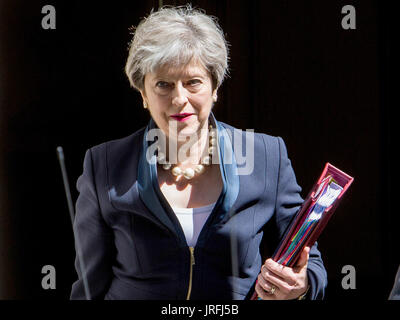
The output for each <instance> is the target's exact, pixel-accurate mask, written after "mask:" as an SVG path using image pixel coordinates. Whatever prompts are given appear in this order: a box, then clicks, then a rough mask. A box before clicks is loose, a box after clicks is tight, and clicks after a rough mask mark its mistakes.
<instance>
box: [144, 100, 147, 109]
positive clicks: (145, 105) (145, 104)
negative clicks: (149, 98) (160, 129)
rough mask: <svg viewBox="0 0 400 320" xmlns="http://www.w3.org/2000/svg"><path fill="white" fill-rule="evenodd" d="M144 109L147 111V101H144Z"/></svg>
mask: <svg viewBox="0 0 400 320" xmlns="http://www.w3.org/2000/svg"><path fill="white" fill-rule="evenodd" d="M143 108H145V109H147V103H146V101H143Z"/></svg>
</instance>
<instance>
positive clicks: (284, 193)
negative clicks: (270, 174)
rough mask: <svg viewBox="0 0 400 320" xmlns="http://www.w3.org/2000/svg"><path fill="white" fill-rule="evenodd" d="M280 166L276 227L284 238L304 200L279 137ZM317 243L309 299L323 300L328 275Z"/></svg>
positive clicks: (310, 264) (310, 268) (311, 260)
mask: <svg viewBox="0 0 400 320" xmlns="http://www.w3.org/2000/svg"><path fill="white" fill-rule="evenodd" d="M278 142H279V152H280V164H279V176H278V187H277V188H278V190H277V196H276V225H277V227H278V232H279V236H280V237H282V236H283V234H284V232H285V230H286V228H287V226H288V225H289V223H290V222H291V220H292V218H293V216H294V215H295V214H296V213H297V211H298V210H299V208H300V205H301V204H302V202H303V199H302V198H301V196H300V192H301V188H300V186H299V185H298V184H297V181H296V176H295V174H294V171H293V168H292V165H291V162H290V160H289V158H288V155H287V150H286V146H285V143H284V142H283V140H282V138H280V137H278ZM317 246H318V245H317V243H315V244H314V245H313V247H312V248H311V250H310V254H309V260H308V267H307V276H308V283H309V285H310V289H309V293H308V297H309V298H310V299H313V300H315V299H323V297H324V294H325V288H326V285H327V274H326V270H325V267H324V264H323V262H322V258H321V253H320V252H319V250H318V248H317Z"/></svg>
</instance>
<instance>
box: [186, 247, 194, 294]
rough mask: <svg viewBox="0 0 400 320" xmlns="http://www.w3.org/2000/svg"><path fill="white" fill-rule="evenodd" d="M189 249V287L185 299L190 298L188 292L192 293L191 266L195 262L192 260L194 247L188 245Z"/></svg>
mask: <svg viewBox="0 0 400 320" xmlns="http://www.w3.org/2000/svg"><path fill="white" fill-rule="evenodd" d="M189 250H190V273H189V288H188V292H187V296H186V300H190V294H191V293H192V280H193V266H194V264H195V261H194V248H193V247H189Z"/></svg>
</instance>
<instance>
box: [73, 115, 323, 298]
mask: <svg viewBox="0 0 400 320" xmlns="http://www.w3.org/2000/svg"><path fill="white" fill-rule="evenodd" d="M212 122H213V123H214V124H215V125H216V126H217V129H218V142H219V153H220V158H221V160H222V161H221V163H220V169H221V176H222V179H223V190H222V192H221V195H220V197H219V199H218V201H217V203H216V205H215V208H214V209H213V211H212V213H211V214H210V216H209V218H208V220H207V221H206V223H205V225H204V227H203V229H202V231H201V233H200V235H199V238H198V241H197V244H196V246H195V248H194V263H195V264H194V265H191V253H190V250H189V247H188V246H187V243H186V240H185V236H184V233H183V230H182V228H181V226H180V224H179V221H178V220H177V218H176V216H175V214H174V213H173V211H172V209H171V207H170V206H169V204H168V202H167V201H166V199H165V198H164V196H163V194H162V193H161V191H160V188H159V186H158V180H157V166H156V161H155V156H153V157H152V158H151V161H150V162H149V161H147V160H146V154H145V153H146V150H147V149H148V147H149V145H150V143H151V142H148V141H146V139H145V137H146V132H147V131H148V130H149V129H151V128H154V127H155V124H154V121H152V120H151V121H150V123H149V125H148V126H147V127H146V128H143V129H141V130H139V131H137V132H136V133H134V134H132V135H130V136H128V137H126V138H122V139H119V140H114V141H110V142H106V143H103V144H100V145H98V146H95V147H93V148H91V149H89V150H88V151H87V152H86V155H85V160H84V170H83V174H82V175H81V176H80V177H79V179H78V182H77V188H78V191H79V192H80V194H79V197H78V200H77V203H76V216H75V222H74V228H75V229H74V230H75V237H76V238H77V236H79V241H80V246H81V248H82V253H83V262H84V266H85V270H86V275H87V281H88V284H89V289H90V295H91V298H92V299H135V300H139V299H145V300H147V299H157V300H167V299H179V300H182V299H186V298H187V296H188V291H190V299H203V300H204V299H207V300H213V299H219V300H221V299H228V300H230V299H248V298H249V297H250V296H251V294H252V292H253V291H254V285H255V281H256V279H257V276H258V274H259V272H260V268H261V265H262V263H263V262H264V261H265V259H266V258H268V257H270V256H271V255H272V254H273V252H274V250H275V249H276V247H277V246H278V244H279V241H280V239H281V238H282V236H283V234H284V232H285V230H286V227H287V226H288V224H289V223H290V220H291V218H292V217H293V216H294V215H295V213H296V212H297V210H298V209H299V206H300V205H301V203H302V201H303V200H302V198H301V196H300V192H301V188H300V187H299V186H298V184H297V182H296V178H295V175H294V172H293V169H292V166H291V163H290V160H289V159H288V156H287V151H286V147H285V144H284V142H283V140H282V139H281V138H279V137H272V136H269V135H266V134H259V133H256V134H255V135H254V159H255V161H254V170H252V172H251V173H250V174H238V168H240V165H241V164H239V161H236V160H235V159H237V156H238V154H237V152H239V151H237V150H234V152H235V156H234V157H230V158H231V159H230V160H232V158H233V160H232V161H226V158H228V157H227V155H226V150H229V148H230V150H232V148H233V149H235V148H234V146H236V144H233V140H232V139H234V137H235V136H234V135H232V134H230V133H232V132H233V130H234V128H233V127H231V126H229V125H227V124H224V123H222V122H217V121H216V120H215V118H214V117H212ZM235 130H237V129H235ZM237 132H240V133H241V137H242V138H243V143H244V145H245V143H246V140H245V139H244V137H245V133H244V131H237ZM242 149H245V148H244V147H243V148H242ZM75 266H76V270H77V273H78V276H79V278H78V280H77V281H76V282H75V283H74V284H73V286H72V292H71V299H85V291H84V285H83V280H82V272H81V269H80V265H79V262H78V259H76V261H75ZM307 272H308V279H309V284H310V291H309V297H310V298H311V299H322V298H323V296H324V290H325V287H326V284H327V276H326V271H325V268H324V265H323V262H322V260H321V255H320V252H319V251H318V249H317V245H314V246H313V247H312V248H311V251H310V259H309V264H308V270H307ZM190 279H191V281H190ZM189 287H191V288H190V289H189Z"/></svg>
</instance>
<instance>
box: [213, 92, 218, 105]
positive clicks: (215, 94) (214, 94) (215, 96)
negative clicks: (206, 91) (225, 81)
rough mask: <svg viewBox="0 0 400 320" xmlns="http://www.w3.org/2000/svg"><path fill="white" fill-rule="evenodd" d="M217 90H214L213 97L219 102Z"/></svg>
mask: <svg viewBox="0 0 400 320" xmlns="http://www.w3.org/2000/svg"><path fill="white" fill-rule="evenodd" d="M217 90H218V89H214V90H213V92H212V97H213V101H214V102H217V99H218V95H217Z"/></svg>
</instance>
